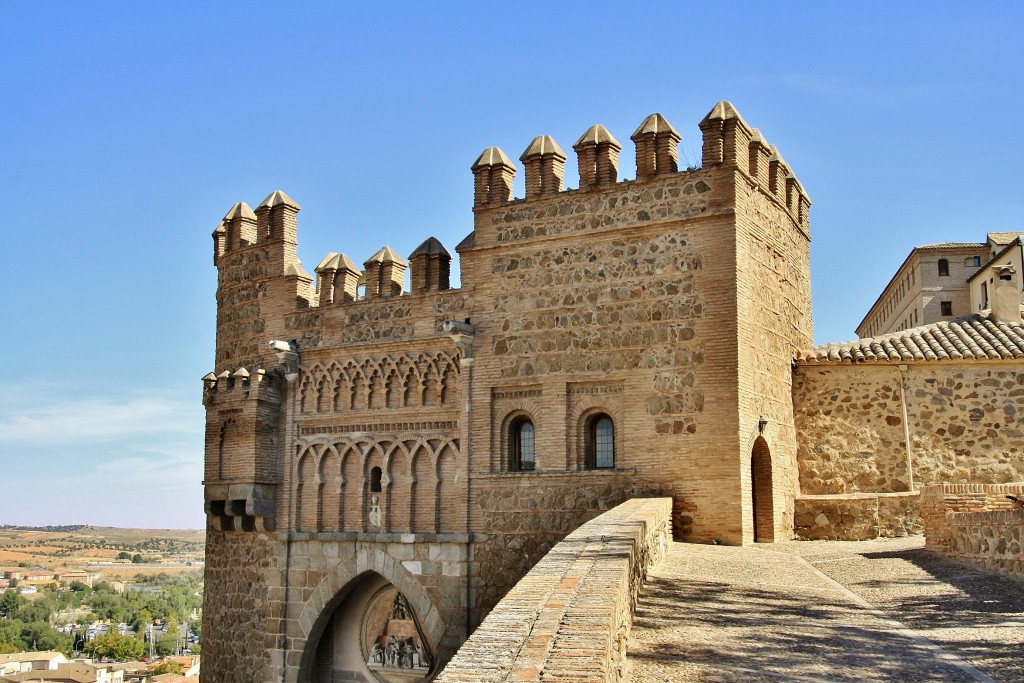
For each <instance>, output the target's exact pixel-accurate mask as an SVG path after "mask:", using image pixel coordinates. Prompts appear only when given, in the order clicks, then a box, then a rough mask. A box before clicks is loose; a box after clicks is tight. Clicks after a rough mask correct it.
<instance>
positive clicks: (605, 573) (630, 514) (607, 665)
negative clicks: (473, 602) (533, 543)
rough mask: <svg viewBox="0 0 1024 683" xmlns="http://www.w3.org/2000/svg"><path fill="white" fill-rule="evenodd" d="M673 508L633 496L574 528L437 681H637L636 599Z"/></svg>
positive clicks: (664, 501) (666, 533) (658, 553)
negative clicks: (630, 654) (629, 648)
mask: <svg viewBox="0 0 1024 683" xmlns="http://www.w3.org/2000/svg"><path fill="white" fill-rule="evenodd" d="M670 514H671V501H670V500H669V499H665V498H661V499H650V498H649V499H632V500H629V501H627V502H625V503H623V504H621V505H619V506H618V507H616V508H614V509H613V510H611V511H609V512H606V513H605V514H603V515H601V516H600V517H597V518H595V519H593V520H591V521H590V522H588V523H586V524H584V525H583V526H581V527H580V528H579V529H577V530H576V531H574V532H573V533H571V534H569V535H568V536H567V537H566V538H565V540H563V541H562V542H561V543H559V544H558V545H556V546H555V547H554V548H552V550H551V551H550V552H549V553H548V554H547V555H545V557H544V559H542V560H541V561H540V562H538V563H537V565H536V566H535V567H534V568H533V569H531V570H530V572H529V574H527V576H526V577H525V578H524V579H523V580H522V581H520V582H519V583H518V584H516V586H515V588H513V589H512V590H511V591H510V592H509V593H508V595H506V596H505V598H503V599H502V601H501V602H500V603H499V604H498V605H497V607H495V609H494V610H493V611H492V612H491V614H490V615H489V616H488V617H487V619H486V620H484V622H483V623H482V624H481V625H480V627H479V628H478V629H477V630H476V631H475V632H474V634H473V635H472V636H471V637H470V639H469V640H468V641H466V643H465V644H464V645H463V646H462V647H461V648H460V649H459V652H458V653H457V654H456V656H455V657H454V658H453V659H452V661H451V662H449V664H448V666H446V667H445V669H444V670H443V671H442V672H441V674H440V675H439V676H438V678H437V679H436V680H437V681H438V682H439V683H470V682H473V683H486V682H489V681H505V680H516V681H541V680H544V681H549V680H550V681H576V682H578V683H583V682H595V683H596V682H598V681H600V682H604V681H623V680H628V672H627V670H626V659H625V655H626V651H625V646H626V639H627V636H628V634H629V629H630V625H631V622H632V613H633V609H634V607H635V603H636V597H637V594H638V592H639V590H640V588H641V586H642V585H643V581H644V578H645V576H646V573H647V568H648V567H650V566H651V565H652V564H653V563H654V562H655V561H657V559H658V558H659V557H660V556H661V554H662V552H663V551H664V549H665V544H666V543H667V542H668V540H669V538H670V536H669V516H670Z"/></svg>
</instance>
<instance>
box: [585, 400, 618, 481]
mask: <svg viewBox="0 0 1024 683" xmlns="http://www.w3.org/2000/svg"><path fill="white" fill-rule="evenodd" d="M587 466H588V467H589V468H590V469H598V470H601V469H611V468H613V467H615V423H613V422H612V419H611V418H610V417H608V416H607V415H605V414H603V413H602V414H600V415H595V416H594V417H592V418H591V419H590V422H589V423H588V425H587Z"/></svg>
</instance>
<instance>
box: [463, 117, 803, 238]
mask: <svg viewBox="0 0 1024 683" xmlns="http://www.w3.org/2000/svg"><path fill="white" fill-rule="evenodd" d="M699 126H700V129H701V133H702V137H703V140H702V154H701V158H702V165H703V168H704V169H712V168H714V169H721V168H726V169H727V168H735V169H736V170H739V171H740V172H741V173H743V174H744V175H746V176H749V178H750V180H751V181H753V182H754V183H755V184H756V185H757V186H758V187H759V188H760V189H761V190H762V191H763V192H764V193H765V194H768V195H769V196H771V197H772V198H774V199H775V200H776V201H777V202H779V203H780V204H781V205H782V206H784V207H785V208H786V210H787V212H788V213H789V214H790V217H791V218H792V219H793V221H794V222H795V223H796V224H797V225H798V226H800V229H801V230H802V231H803V232H804V233H807V231H808V225H809V223H808V218H807V213H808V209H809V208H810V204H811V203H810V200H809V199H808V198H807V193H806V192H805V191H804V189H803V186H802V185H800V182H799V181H798V180H797V179H796V176H795V175H794V174H793V172H792V170H791V169H790V167H789V165H788V164H786V162H785V161H784V160H783V159H782V157H781V155H779V153H778V150H776V149H775V147H774V146H771V145H769V144H768V143H767V142H766V141H765V139H764V137H763V136H762V135H761V132H760V131H759V130H757V129H756V128H751V127H750V126H749V125H747V123H746V122H745V121H744V120H743V118H742V117H741V116H740V114H739V112H737V111H736V108H735V107H733V105H732V104H730V103H729V102H726V101H722V102H719V103H718V104H716V105H715V106H714V108H713V109H712V110H711V111H710V112H708V114H707V116H705V117H704V119H703V120H702V121H701V122H700V124H699ZM629 139H630V140H631V141H632V142H633V144H634V146H635V148H636V166H635V169H636V181H620V180H619V178H618V165H619V153H620V152H621V150H622V145H620V144H619V142H618V141H617V140H616V139H615V137H614V136H612V134H611V133H609V132H608V130H607V129H606V128H605V127H604V126H602V125H600V124H597V125H594V126H591V127H590V128H589V129H587V131H586V132H584V133H583V135H581V136H580V138H579V139H578V140H577V141H576V143H575V144H574V145H573V150H574V151H575V152H576V155H577V166H578V168H579V190H566V189H565V178H564V166H565V161H566V156H565V153H564V152H563V151H562V149H561V147H559V145H558V143H557V142H556V141H555V140H554V139H553V138H552V137H551V136H548V135H542V136H538V137H536V138H534V139H533V140H532V141H531V142H530V144H529V146H528V147H527V148H526V151H524V152H523V154H522V156H520V161H522V162H523V166H524V167H525V170H526V197H525V199H514V198H513V197H512V184H513V182H514V180H515V175H516V172H517V170H518V169H517V168H516V167H515V165H514V164H512V162H511V161H509V158H508V157H507V156H506V155H505V153H504V152H503V151H502V150H501V149H500V148H499V147H488V148H487V149H486V150H484V152H483V153H482V154H481V155H480V156H479V157H478V158H477V160H476V161H475V162H474V164H473V166H472V167H471V169H472V171H473V176H474V187H475V192H474V204H473V209H474V211H475V212H476V213H477V214H480V213H485V212H487V211H488V210H491V209H494V208H496V207H500V206H504V205H507V204H510V203H521V202H532V201H537V200H541V199H544V198H550V197H552V196H554V195H559V194H562V193H581V192H583V193H586V192H593V191H599V190H600V191H603V190H607V189H609V188H614V187H622V186H625V185H626V184H627V183H629V182H637V183H646V182H651V181H655V180H657V179H660V178H663V177H665V176H669V175H672V174H677V173H679V155H678V145H679V142H680V141H681V140H682V136H681V135H680V134H679V133H678V131H676V130H675V128H673V127H672V125H671V124H670V123H669V122H668V121H667V120H666V119H665V117H664V116H662V115H661V114H659V113H654V114H651V115H650V116H648V117H647V118H645V119H644V120H643V121H642V122H641V123H640V125H639V126H638V127H637V129H636V130H635V131H634V132H633V134H632V135H631V136H630V138H629ZM693 170H694V169H688V171H693ZM684 172H685V171H684Z"/></svg>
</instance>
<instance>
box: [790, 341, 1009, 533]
mask: <svg viewBox="0 0 1024 683" xmlns="http://www.w3.org/2000/svg"><path fill="white" fill-rule="evenodd" d="M1022 380H1024V364H1021V363H1019V362H1006V361H998V362H986V361H980V362H979V361H965V362H934V361H933V362H922V363H909V364H908V363H904V364H898V363H878V364H857V365H851V364H844V363H829V364H820V365H810V364H800V365H798V366H797V369H796V371H795V372H794V380H793V382H794V386H793V404H794V410H795V416H796V427H797V433H798V454H797V459H798V462H799V474H800V499H799V501H798V505H797V517H796V527H797V532H798V534H800V535H801V536H803V537H807V538H840V539H855V538H869V537H871V535H872V534H875V535H881V536H891V535H905V534H907V533H918V532H919V531H920V529H921V522H920V515H921V509H920V502H919V497H918V494H917V492H918V491H919V490H920V488H921V487H922V486H926V485H928V484H939V483H953V484H961V483H963V484H966V483H977V484H1001V483H1005V482H1015V481H1016V482H1019V481H1024V453H1022V449H1024V384H1022ZM907 434H909V437H910V439H909V445H910V447H909V452H908V448H907V444H908V441H907ZM912 484H913V485H912Z"/></svg>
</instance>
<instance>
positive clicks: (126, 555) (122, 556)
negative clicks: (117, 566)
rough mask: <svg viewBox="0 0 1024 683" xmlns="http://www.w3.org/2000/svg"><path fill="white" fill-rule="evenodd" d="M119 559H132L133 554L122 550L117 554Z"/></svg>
mask: <svg viewBox="0 0 1024 683" xmlns="http://www.w3.org/2000/svg"><path fill="white" fill-rule="evenodd" d="M117 559H119V560H130V559H132V554H131V553H126V552H125V551H123V550H122V551H121V552H119V553H118V554H117Z"/></svg>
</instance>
